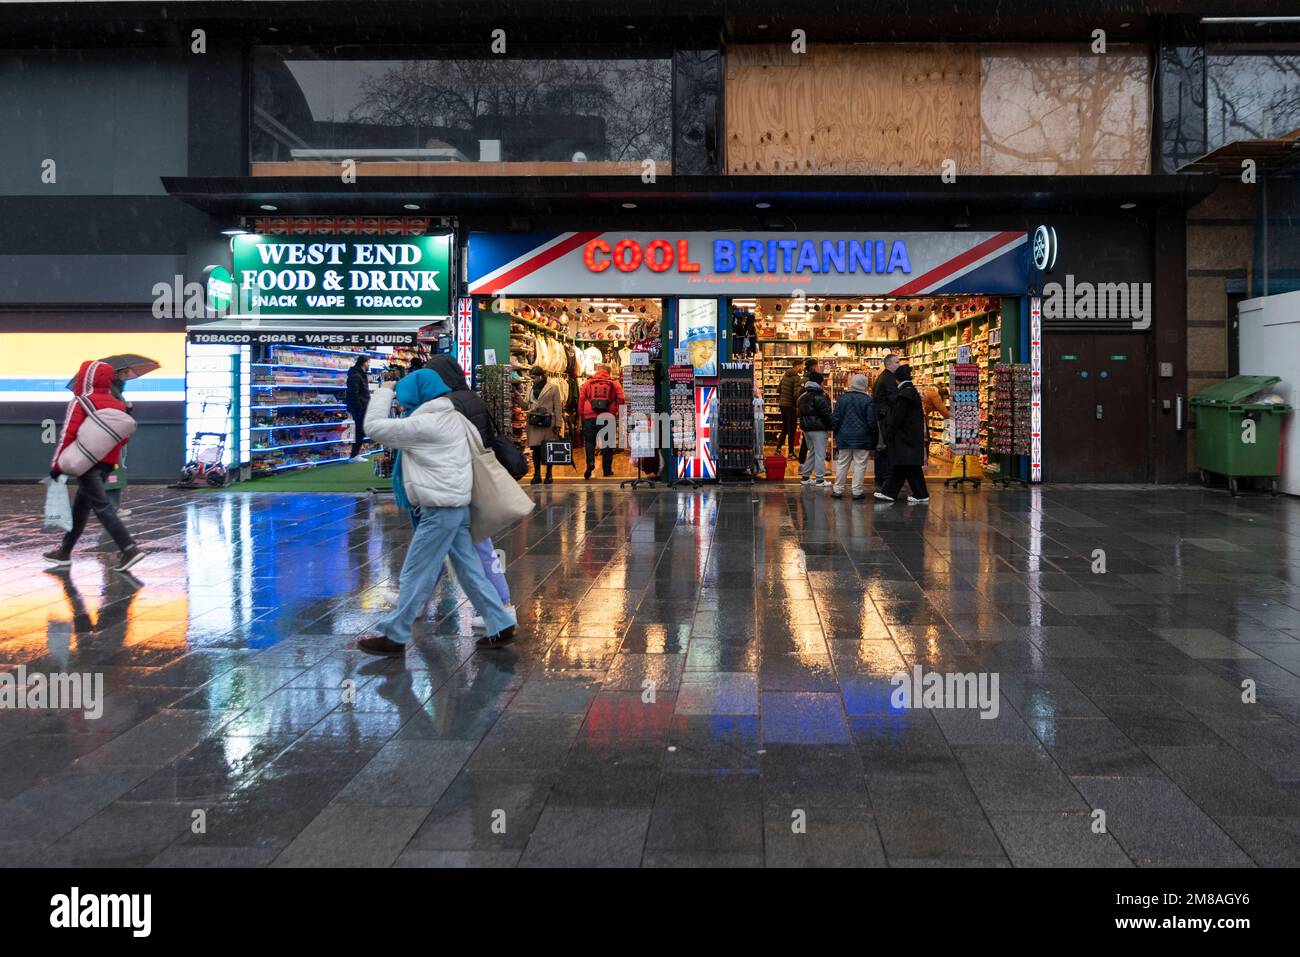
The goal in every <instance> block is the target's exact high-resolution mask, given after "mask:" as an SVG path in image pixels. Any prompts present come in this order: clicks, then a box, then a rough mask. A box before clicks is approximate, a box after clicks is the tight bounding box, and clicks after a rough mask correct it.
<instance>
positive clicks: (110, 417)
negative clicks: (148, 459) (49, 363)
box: [57, 396, 135, 475]
mask: <svg viewBox="0 0 1300 957" xmlns="http://www.w3.org/2000/svg"><path fill="white" fill-rule="evenodd" d="M73 401H75V402H77V403H78V404H80V406H81V409H82V411H83V412H85V413H86V417H85V418H84V419H82V420H81V425H80V426H79V427H78V428H77V436H76V438H74V439H73V440H72V442H71V444H69V445H68V447H67V448H66V449H64V450H63V451H62V452H60V453H59V459H58V463H57V464H58V466H59V471H60V472H62V473H63V474H64V475H85V474H86V473H87V472H89V471H90V468H91V466H93V465H94V464H95V463H96V462H98V461H99V460H100V459H102V458H103V457H104V456H105V455H107V454H108V453H109V452H111V451H113V449H114V448H116V447H117V446H119V445H121V444H122V443H123V442H125V441H126V440H127V439H129V438H130V437H131V436H132V435H134V434H135V419H133V418H131V416H129V415H127V414H126V413H125V412H122V411H121V410H119V409H96V408H95V407H94V406H93V405H91V403H90V400H89V399H87V398H86V397H85V396H77V398H76V399H74V400H73Z"/></svg>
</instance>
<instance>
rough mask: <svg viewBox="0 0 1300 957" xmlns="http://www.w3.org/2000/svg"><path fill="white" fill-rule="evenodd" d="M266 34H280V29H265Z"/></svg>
mask: <svg viewBox="0 0 1300 957" xmlns="http://www.w3.org/2000/svg"><path fill="white" fill-rule="evenodd" d="M266 32H267V33H279V32H280V28H279V27H267V28H266Z"/></svg>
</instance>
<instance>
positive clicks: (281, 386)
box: [249, 382, 347, 389]
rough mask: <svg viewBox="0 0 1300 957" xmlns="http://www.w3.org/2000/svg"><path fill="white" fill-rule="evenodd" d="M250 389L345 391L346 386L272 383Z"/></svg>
mask: <svg viewBox="0 0 1300 957" xmlns="http://www.w3.org/2000/svg"><path fill="white" fill-rule="evenodd" d="M249 388H250V389H346V388H347V386H346V385H316V384H314V383H311V382H273V383H270V384H267V383H259V384H254V385H251V386H249Z"/></svg>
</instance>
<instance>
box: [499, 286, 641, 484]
mask: <svg viewBox="0 0 1300 957" xmlns="http://www.w3.org/2000/svg"><path fill="white" fill-rule="evenodd" d="M485 305H486V303H485ZM492 305H493V307H494V310H495V312H496V314H497V315H502V316H504V317H506V318H508V320H509V346H508V352H509V361H508V363H503V362H501V359H502V358H504V357H503V356H500V355H498V356H497V357H496V358H497V363H496V364H495V365H489V366H484V367H482V368H483V375H482V376H480V378H479V383H480V390H481V391H482V392H483V393H484V395H485V397H486V396H487V395H488V394H490V395H491V397H492V398H491V401H490V402H489V407H490V408H493V409H494V410H495V413H494V414H495V415H496V418H497V421H498V424H499V425H501V426H503V427H504V429H503V430H504V431H507V432H508V433H509V434H510V435H511V437H512V438H513V439H514V441H515V444H516V445H518V446H519V447H520V448H521V449H527V448H529V447H530V444H529V441H528V414H527V409H528V407H529V404H530V400H529V395H530V392H531V389H532V383H531V379H530V375H529V373H530V370H531V369H532V368H534V367H539V368H541V369H542V371H543V372H544V373H545V374H546V381H547V382H548V383H551V384H554V385H555V386H556V388H557V390H558V391H559V396H560V408H561V410H562V413H561V423H560V426H559V430H558V431H559V438H560V439H562V440H566V441H569V442H572V443H573V462H572V464H571V465H565V466H557V467H556V470H555V478H557V479H564V478H570V479H571V478H580V477H581V476H582V475H584V474H585V473H586V470H587V469H588V468H589V467H592V466H598V465H599V464H600V463H592V462H588V461H587V456H586V452H585V449H584V448H583V427H582V413H581V409H580V398H579V397H580V395H581V392H582V388H583V386H584V385H585V384H586V383H587V382H588V380H590V379H591V378H593V377H594V376H595V375H596V374H597V368H598V367H599V366H604V367H605V368H607V369H608V372H609V376H610V378H611V379H613V380H614V381H615V382H618V383H622V382H623V381H624V379H625V375H624V370H625V369H626V368H627V367H628V366H629V365H630V364H631V363H632V354H633V352H653V354H654V356H655V358H658V355H659V350H660V336H661V328H662V326H661V323H662V321H663V305H662V302H661V301H660V300H658V299H613V298H590V299H567V298H527V299H523V298H521V299H504V300H500V301H498V302H495V303H493V304H492ZM652 368H653V369H654V370H655V372H656V374H657V369H658V365H657V364H656V365H655V366H654V367H652ZM489 370H494V371H489ZM507 381H508V383H509V385H508V389H507V386H506V383H507ZM654 384H655V385H657V379H656V380H655V383H654ZM507 395H508V405H509V409H508V411H507ZM598 455H599V453H598ZM597 474H599V471H597ZM613 474H614V477H616V478H628V477H631V476H633V475H635V474H636V469H635V465H634V463H633V461H632V459H631V457H630V456H629V454H628V449H627V447H626V442H624V441H622V440H621V439H620V440H619V442H618V443H617V445H616V447H615V449H614V455H613Z"/></svg>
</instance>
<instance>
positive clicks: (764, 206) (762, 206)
mask: <svg viewBox="0 0 1300 957" xmlns="http://www.w3.org/2000/svg"><path fill="white" fill-rule="evenodd" d="M754 208H755V209H771V208H772V204H771V203H755V204H754Z"/></svg>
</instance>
